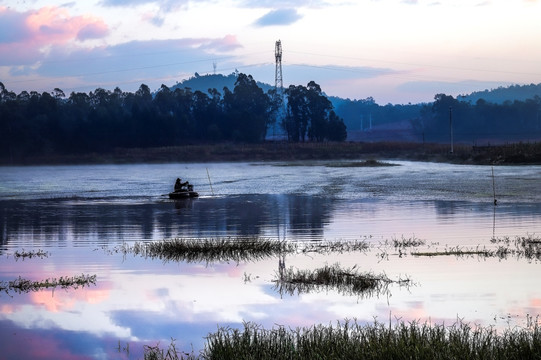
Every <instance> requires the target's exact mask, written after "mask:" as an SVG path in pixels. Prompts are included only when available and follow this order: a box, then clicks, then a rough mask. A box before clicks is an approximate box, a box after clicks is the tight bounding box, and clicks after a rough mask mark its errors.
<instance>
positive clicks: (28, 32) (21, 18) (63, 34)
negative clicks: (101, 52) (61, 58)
mask: <svg viewBox="0 0 541 360" xmlns="http://www.w3.org/2000/svg"><path fill="white" fill-rule="evenodd" d="M108 32H109V29H108V27H107V24H105V23H104V22H103V20H101V19H99V18H96V17H93V16H87V15H85V16H71V15H70V14H69V12H68V11H67V10H66V9H63V8H60V7H55V6H48V7H43V8H41V9H38V10H31V11H27V12H17V11H14V10H11V9H8V8H6V7H0V34H1V35H0V53H2V55H3V56H2V59H1V60H0V65H25V64H31V63H33V62H35V61H37V60H38V59H39V58H40V56H41V50H42V49H43V48H44V47H47V46H54V45H65V44H67V43H69V42H72V41H74V40H79V41H84V40H87V39H95V38H101V37H104V36H106V35H107V34H108Z"/></svg>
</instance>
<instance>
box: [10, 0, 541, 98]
mask: <svg viewBox="0 0 541 360" xmlns="http://www.w3.org/2000/svg"><path fill="white" fill-rule="evenodd" d="M540 19H541V0H359V1H353V0H293V1H286V0H225V1H221V0H220V1H218V0H85V1H77V2H76V1H72V2H69V0H61V1H55V0H8V1H5V0H0V81H1V82H2V83H4V85H5V86H6V88H7V89H8V90H11V91H14V92H16V93H19V92H20V91H22V90H27V91H31V90H35V91H40V92H41V91H52V90H53V89H54V88H57V87H58V88H60V89H62V90H64V92H65V93H66V94H69V93H71V92H72V91H85V92H88V91H91V90H94V89H96V88H98V87H102V88H105V89H111V90H112V89H114V88H115V87H117V86H118V87H120V88H121V89H122V90H124V91H135V90H136V89H137V88H138V87H139V85H140V84H141V83H145V84H147V85H148V86H149V87H150V88H151V89H152V90H156V89H158V88H159V87H160V85H161V84H162V83H163V84H165V85H167V86H172V85H174V84H175V83H176V82H177V81H178V82H180V81H182V80H184V79H186V78H189V77H191V76H193V74H194V73H195V72H198V73H199V74H202V75H203V74H212V73H213V72H216V73H221V74H225V75H228V74H230V73H232V72H233V71H235V70H238V71H240V72H244V73H247V74H251V75H252V76H253V77H254V78H255V79H256V80H258V81H262V82H266V83H269V84H274V77H275V56H274V47H275V42H276V41H277V40H281V42H282V48H283V57H282V67H283V69H282V73H283V80H284V86H286V87H287V86H289V85H291V84H294V85H306V84H307V83H308V82H309V81H311V80H314V81H315V82H316V83H318V84H320V85H321V87H322V89H323V91H324V92H325V93H327V94H328V95H333V96H340V97H343V98H350V99H364V98H366V97H369V96H372V97H373V98H374V99H375V100H376V102H378V103H380V104H386V103H393V104H399V103H409V102H411V103H418V102H429V101H432V100H433V98H434V95H435V94H437V93H445V94H449V95H453V96H456V95H459V94H467V93H470V92H472V91H477V90H485V89H491V88H497V87H499V86H508V85H511V84H531V83H535V84H537V83H541V41H540V39H541V20H540Z"/></svg>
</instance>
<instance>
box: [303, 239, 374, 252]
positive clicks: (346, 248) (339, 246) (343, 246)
mask: <svg viewBox="0 0 541 360" xmlns="http://www.w3.org/2000/svg"><path fill="white" fill-rule="evenodd" d="M293 246H294V250H295V251H298V252H301V253H318V254H328V253H339V254H342V253H347V252H365V251H368V250H369V249H370V244H369V243H368V242H367V241H365V240H351V241H348V240H335V241H311V242H305V243H302V242H298V243H295V244H294V245H293Z"/></svg>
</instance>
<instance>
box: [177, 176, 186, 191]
mask: <svg viewBox="0 0 541 360" xmlns="http://www.w3.org/2000/svg"><path fill="white" fill-rule="evenodd" d="M188 184H189V183H188V181H186V182H184V183H183V182H182V180H181V179H180V178H177V181H176V182H175V191H182V190H184V186H186V185H188Z"/></svg>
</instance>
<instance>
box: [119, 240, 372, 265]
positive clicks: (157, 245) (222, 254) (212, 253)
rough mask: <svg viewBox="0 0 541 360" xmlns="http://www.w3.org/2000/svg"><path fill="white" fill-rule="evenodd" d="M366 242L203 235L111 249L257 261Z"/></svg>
mask: <svg viewBox="0 0 541 360" xmlns="http://www.w3.org/2000/svg"><path fill="white" fill-rule="evenodd" d="M368 249H369V245H368V243H367V242H366V241H363V240H357V241H319V242H305V243H303V242H298V243H293V242H289V241H284V240H273V239H264V238H259V237H249V238H242V237H239V238H207V239H190V238H177V239H170V240H163V241H158V242H148V243H143V242H136V243H134V244H133V245H128V244H126V243H124V244H122V245H121V246H119V247H116V248H115V249H114V250H113V251H112V252H116V253H118V252H120V253H123V254H124V255H126V254H134V255H139V256H144V257H146V258H151V259H154V258H156V259H161V260H163V261H186V262H206V263H212V262H220V261H223V262H227V261H234V262H237V263H239V262H242V261H257V260H262V259H265V258H269V257H273V256H274V257H278V256H282V255H285V254H291V253H295V252H301V253H310V252H314V253H320V254H324V253H330V252H338V253H343V252H352V251H366V250H368Z"/></svg>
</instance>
